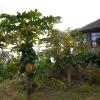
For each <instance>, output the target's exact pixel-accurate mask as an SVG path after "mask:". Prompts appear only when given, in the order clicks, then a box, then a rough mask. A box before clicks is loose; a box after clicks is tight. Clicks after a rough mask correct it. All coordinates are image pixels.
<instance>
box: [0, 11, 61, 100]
mask: <svg viewBox="0 0 100 100" xmlns="http://www.w3.org/2000/svg"><path fill="white" fill-rule="evenodd" d="M59 21H60V17H59V16H57V17H53V16H43V15H42V14H41V13H40V12H38V11H37V10H35V11H29V12H23V13H19V12H18V13H17V15H10V14H1V15H0V28H1V30H0V33H1V34H2V37H3V41H2V40H0V41H1V43H3V44H8V45H9V44H12V45H13V49H14V50H16V51H17V52H21V58H20V61H19V64H18V66H19V71H20V73H22V74H24V80H25V90H26V91H25V92H26V94H25V96H26V97H25V100H31V99H32V98H31V90H32V84H31V80H32V79H33V77H34V73H35V61H36V59H37V55H36V52H35V50H34V49H33V44H36V43H38V41H39V36H40V35H44V34H47V35H48V34H49V33H50V32H51V31H52V30H53V26H54V25H55V24H56V23H58V22H59Z"/></svg>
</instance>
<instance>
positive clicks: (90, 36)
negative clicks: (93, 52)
mask: <svg viewBox="0 0 100 100" xmlns="http://www.w3.org/2000/svg"><path fill="white" fill-rule="evenodd" d="M80 31H81V32H83V33H87V39H86V40H87V43H88V44H89V45H90V46H91V47H92V48H98V47H100V19H98V20H96V21H94V22H92V23H90V24H88V25H86V26H84V27H82V28H80Z"/></svg>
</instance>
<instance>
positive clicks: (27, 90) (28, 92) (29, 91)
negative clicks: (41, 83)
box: [24, 73, 32, 100]
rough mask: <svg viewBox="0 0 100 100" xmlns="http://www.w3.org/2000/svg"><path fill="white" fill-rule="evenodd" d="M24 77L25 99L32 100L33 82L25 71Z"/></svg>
mask: <svg viewBox="0 0 100 100" xmlns="http://www.w3.org/2000/svg"><path fill="white" fill-rule="evenodd" d="M24 79H25V100H32V84H31V79H30V78H29V77H28V75H27V73H25V76H24Z"/></svg>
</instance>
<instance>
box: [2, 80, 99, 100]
mask: <svg viewBox="0 0 100 100" xmlns="http://www.w3.org/2000/svg"><path fill="white" fill-rule="evenodd" d="M22 86H23V85H22V82H21V81H20V79H15V80H6V81H5V82H4V83H1V84H0V100H24V92H23V91H22ZM32 100H100V86H99V85H90V84H88V83H81V84H77V85H76V84H75V85H72V86H71V87H65V86H60V85H58V84H57V85H56V83H55V85H53V84H52V82H51V84H49V85H45V87H44V86H43V87H42V88H39V89H36V90H35V91H34V92H33V94H32Z"/></svg>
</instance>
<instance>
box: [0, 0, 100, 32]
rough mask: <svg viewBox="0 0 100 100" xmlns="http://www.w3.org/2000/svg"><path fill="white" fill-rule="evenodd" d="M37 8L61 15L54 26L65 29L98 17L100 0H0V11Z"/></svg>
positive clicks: (12, 12) (84, 23)
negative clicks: (59, 20) (59, 21)
mask: <svg viewBox="0 0 100 100" xmlns="http://www.w3.org/2000/svg"><path fill="white" fill-rule="evenodd" d="M34 9H38V11H40V12H41V13H42V14H43V15H45V16H47V15H53V16H61V17H62V19H61V21H62V23H61V24H59V25H57V26H56V27H57V28H59V29H60V30H65V29H67V28H68V27H69V28H71V29H75V28H80V27H83V26H84V25H86V24H88V23H90V22H92V21H95V20H97V19H99V18H100V12H99V10H100V0H0V13H9V14H16V12H23V11H30V10H34Z"/></svg>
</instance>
